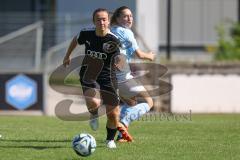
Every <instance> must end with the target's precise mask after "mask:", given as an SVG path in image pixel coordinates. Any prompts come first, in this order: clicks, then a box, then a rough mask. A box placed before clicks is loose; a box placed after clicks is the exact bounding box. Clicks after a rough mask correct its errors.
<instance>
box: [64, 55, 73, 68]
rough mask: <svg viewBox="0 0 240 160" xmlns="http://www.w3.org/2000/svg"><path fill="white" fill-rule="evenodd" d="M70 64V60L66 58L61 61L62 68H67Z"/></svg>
mask: <svg viewBox="0 0 240 160" xmlns="http://www.w3.org/2000/svg"><path fill="white" fill-rule="evenodd" d="M70 62H71V60H70V58H69V57H68V56H65V57H64V59H63V66H64V67H67V66H69V65H70Z"/></svg>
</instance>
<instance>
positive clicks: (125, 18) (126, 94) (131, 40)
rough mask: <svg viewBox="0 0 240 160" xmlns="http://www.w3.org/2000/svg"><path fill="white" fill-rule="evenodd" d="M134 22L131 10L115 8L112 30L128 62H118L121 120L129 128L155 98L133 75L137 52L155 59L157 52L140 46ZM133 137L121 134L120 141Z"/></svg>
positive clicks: (150, 105) (146, 57)
mask: <svg viewBox="0 0 240 160" xmlns="http://www.w3.org/2000/svg"><path fill="white" fill-rule="evenodd" d="M132 24H133V17H132V12H131V10H130V9H129V8H128V7H126V6H122V7H120V8H118V9H116V10H115V12H114V13H113V16H112V18H111V32H112V33H113V34H115V35H116V36H117V37H118V39H119V40H120V42H121V45H122V46H121V47H122V48H123V50H121V51H120V52H121V57H119V61H122V62H126V63H118V64H121V65H118V66H117V68H118V71H117V81H118V87H119V94H120V97H121V99H122V101H123V102H125V103H124V104H123V105H121V115H120V122H121V123H123V124H124V125H125V127H126V128H128V126H129V124H130V123H131V122H132V121H134V120H137V119H139V118H140V117H141V116H142V115H143V114H145V113H147V112H148V111H149V110H150V109H151V108H152V107H153V100H152V98H151V97H150V96H149V94H148V93H147V91H146V89H145V88H144V86H142V85H141V84H140V83H138V82H137V81H136V80H135V79H133V76H132V75H131V70H130V67H129V64H128V63H129V62H130V61H131V59H132V58H133V56H134V54H136V55H137V56H138V57H139V58H140V59H147V60H151V61H152V60H154V58H155V54H153V53H152V52H149V53H145V52H143V51H141V50H140V49H139V47H138V44H137V41H136V39H135V37H134V34H133V32H132V31H131V27H132ZM139 97H140V98H141V99H144V101H145V102H143V103H138V104H137V103H136V98H139ZM132 140H133V138H132V137H131V136H130V137H128V138H127V139H126V138H125V137H124V136H121V134H119V136H118V141H119V142H125V141H128V142H131V141H132Z"/></svg>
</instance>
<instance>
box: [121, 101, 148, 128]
mask: <svg viewBox="0 0 240 160" xmlns="http://www.w3.org/2000/svg"><path fill="white" fill-rule="evenodd" d="M149 110H150V107H149V105H148V104H147V103H139V104H137V105H135V106H128V105H126V104H124V105H123V106H122V109H121V114H120V121H121V122H122V123H124V124H125V125H126V126H129V124H130V123H131V122H132V121H135V120H138V119H139V118H140V117H142V115H144V114H145V113H147V112H148V111H149Z"/></svg>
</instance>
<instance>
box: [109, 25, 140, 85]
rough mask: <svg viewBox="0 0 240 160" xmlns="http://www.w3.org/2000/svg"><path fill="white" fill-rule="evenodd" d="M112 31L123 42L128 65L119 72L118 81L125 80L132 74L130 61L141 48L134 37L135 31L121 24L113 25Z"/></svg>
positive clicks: (122, 52)
mask: <svg viewBox="0 0 240 160" xmlns="http://www.w3.org/2000/svg"><path fill="white" fill-rule="evenodd" d="M111 32H112V33H113V34H114V35H115V36H117V38H118V39H119V40H120V42H121V47H122V49H121V51H120V52H121V54H123V55H124V56H125V58H126V61H127V66H126V67H124V70H122V71H119V72H117V79H118V82H122V81H125V80H126V79H128V76H129V75H130V72H131V71H130V68H129V65H128V63H129V62H130V61H131V59H132V57H133V56H134V53H135V51H136V50H137V49H138V48H139V47H138V44H137V41H136V39H135V37H134V34H133V32H132V31H131V30H130V29H128V28H124V27H121V26H113V27H111Z"/></svg>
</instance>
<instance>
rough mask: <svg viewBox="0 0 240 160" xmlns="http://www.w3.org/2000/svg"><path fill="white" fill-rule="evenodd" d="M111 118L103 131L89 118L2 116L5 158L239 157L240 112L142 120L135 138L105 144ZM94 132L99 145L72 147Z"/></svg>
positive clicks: (0, 143) (0, 151) (0, 152)
mask: <svg viewBox="0 0 240 160" xmlns="http://www.w3.org/2000/svg"><path fill="white" fill-rule="evenodd" d="M105 123H106V118H105V117H102V118H101V119H100V128H99V130H98V131H92V130H91V129H90V127H89V126H88V122H77V121H75V122H70V121H62V120H60V119H57V118H54V117H46V116H39V117H32V116H0V134H1V135H2V137H1V138H0V159H1V160H16V159H21V160H78V159H89V160H90V159H96V160H101V159H102V160H150V159H152V160H225V159H227V160H239V159H240V115H239V114H212V115H192V117H191V120H190V119H184V118H183V119H178V120H176V119H159V118H157V119H143V120H139V121H136V122H134V123H132V125H131V126H130V129H129V130H130V133H131V134H132V135H133V136H134V138H135V141H134V142H133V143H127V144H117V147H118V148H117V149H113V150H109V149H107V148H106V147H105V144H104V139H105V136H106V132H105ZM82 132H87V133H90V134H92V135H93V136H94V137H95V138H96V141H97V149H96V151H95V152H94V154H92V155H91V156H89V157H86V158H84V157H80V156H78V155H76V154H75V153H74V151H73V150H72V148H71V140H72V138H73V137H74V136H75V135H76V134H78V133H82Z"/></svg>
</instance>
